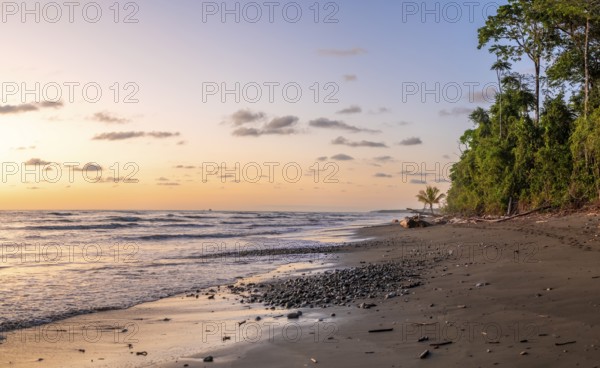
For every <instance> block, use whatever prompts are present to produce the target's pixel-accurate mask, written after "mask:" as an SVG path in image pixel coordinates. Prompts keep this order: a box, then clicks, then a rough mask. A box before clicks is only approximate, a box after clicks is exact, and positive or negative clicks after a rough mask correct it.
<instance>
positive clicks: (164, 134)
mask: <svg viewBox="0 0 600 368" xmlns="http://www.w3.org/2000/svg"><path fill="white" fill-rule="evenodd" d="M145 135H146V136H148V137H153V138H158V139H162V138H170V137H179V133H177V132H176V133H171V132H149V133H146V134H145Z"/></svg>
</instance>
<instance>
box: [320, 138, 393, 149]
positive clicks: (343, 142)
mask: <svg viewBox="0 0 600 368" xmlns="http://www.w3.org/2000/svg"><path fill="white" fill-rule="evenodd" d="M331 144H341V145H344V146H348V147H373V148H387V145H386V144H385V143H383V142H371V141H365V140H363V141H360V142H351V141H349V140H347V139H346V138H344V137H337V138H336V139H334V140H333V141H331Z"/></svg>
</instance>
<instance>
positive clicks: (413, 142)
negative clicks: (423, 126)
mask: <svg viewBox="0 0 600 368" xmlns="http://www.w3.org/2000/svg"><path fill="white" fill-rule="evenodd" d="M398 144H399V145H401V146H416V145H419V144H423V141H422V140H421V138H418V137H412V138H407V139H405V140H403V141H401V142H400V143H398Z"/></svg>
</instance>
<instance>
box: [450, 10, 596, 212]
mask: <svg viewBox="0 0 600 368" xmlns="http://www.w3.org/2000/svg"><path fill="white" fill-rule="evenodd" d="M478 36H479V48H480V49H481V48H484V47H485V48H487V49H488V50H489V52H491V53H493V54H494V55H495V56H496V59H497V61H496V62H495V63H494V64H493V65H492V67H491V69H492V70H493V71H495V72H496V73H497V76H498V81H499V91H498V93H497V94H496V97H495V101H494V104H493V105H492V106H491V107H490V108H489V110H486V109H483V108H477V109H476V110H475V111H474V112H473V113H472V114H471V115H470V117H469V118H470V120H471V121H472V122H473V123H474V127H473V128H472V129H469V130H467V131H465V132H464V134H463V135H462V136H461V138H460V143H459V144H460V148H461V157H460V160H459V161H458V162H457V163H456V164H454V166H453V167H452V170H451V175H450V178H451V181H452V185H451V188H450V190H449V191H448V196H447V205H446V209H447V211H449V212H453V213H461V214H479V215H481V214H506V213H508V212H511V213H514V212H516V211H519V210H521V211H522V210H525V209H531V208H536V207H540V206H545V205H551V206H565V205H581V204H584V203H587V202H590V201H594V200H597V199H599V198H600V0H529V1H527V0H509V1H508V4H507V5H503V6H501V7H499V9H498V12H497V14H496V15H494V16H490V17H489V18H488V19H487V21H486V24H485V26H483V27H481V28H480V29H479V31H478ZM520 61H523V62H526V63H528V64H529V65H531V68H530V69H531V71H532V72H531V73H529V74H520V73H517V72H515V71H514V70H513V64H514V63H515V62H520Z"/></svg>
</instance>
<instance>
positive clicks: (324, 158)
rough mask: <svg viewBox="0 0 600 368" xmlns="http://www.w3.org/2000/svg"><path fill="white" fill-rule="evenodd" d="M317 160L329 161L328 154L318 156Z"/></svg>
mask: <svg viewBox="0 0 600 368" xmlns="http://www.w3.org/2000/svg"><path fill="white" fill-rule="evenodd" d="M317 161H321V162H322V161H327V156H321V157H317Z"/></svg>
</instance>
